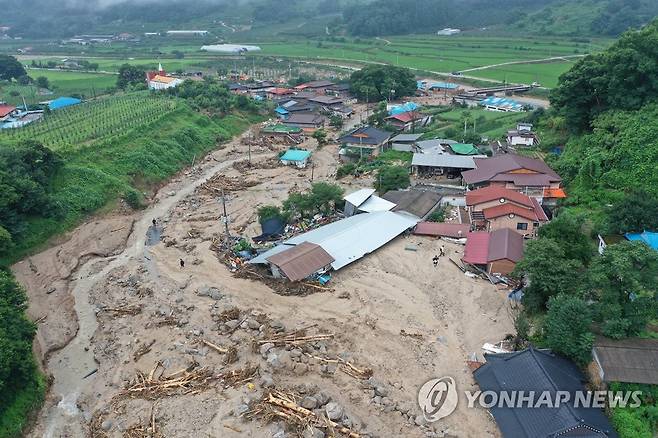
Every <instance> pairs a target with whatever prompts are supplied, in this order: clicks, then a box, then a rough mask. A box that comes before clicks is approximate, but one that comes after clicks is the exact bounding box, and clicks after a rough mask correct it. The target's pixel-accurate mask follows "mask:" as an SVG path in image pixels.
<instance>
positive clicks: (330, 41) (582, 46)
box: [0, 29, 611, 95]
mask: <svg viewBox="0 0 658 438" xmlns="http://www.w3.org/2000/svg"><path fill="white" fill-rule="evenodd" d="M270 31H272V30H271V29H270ZM225 37H226V38H227V41H225V42H229V43H240V44H256V45H258V46H260V47H261V48H262V51H261V52H254V53H250V54H247V55H245V56H242V57H241V58H243V59H245V58H246V59H249V60H253V62H254V63H256V64H258V63H261V62H272V59H278V60H286V59H295V60H306V61H315V62H320V63H327V64H336V65H363V64H366V63H387V64H392V65H399V66H404V67H408V68H411V69H414V70H415V71H417V72H419V74H432V73H433V74H436V75H439V76H441V75H448V74H450V73H452V72H457V71H458V72H462V73H463V75H464V77H466V78H469V79H483V80H486V81H497V82H510V83H524V84H529V83H532V82H539V83H540V84H541V85H542V86H544V87H547V88H552V87H555V85H556V84H557V80H558V78H559V76H560V75H561V74H562V73H564V72H565V71H567V70H568V69H569V68H570V67H571V66H572V65H573V64H574V63H575V62H576V61H577V60H578V59H579V57H582V56H584V55H586V54H588V53H595V52H599V51H601V50H603V49H605V48H606V47H607V46H608V45H609V44H610V43H611V40H607V39H601V38H569V37H521V36H500V35H495V34H491V35H489V34H487V33H486V32H480V31H473V32H465V33H464V34H461V35H455V36H449V37H446V36H437V35H408V36H392V37H382V38H350V37H331V36H323V37H317V36H316V37H313V38H303V37H299V36H297V37H293V36H290V35H288V34H286V33H285V32H283V31H281V32H279V33H274V35H273V34H270V35H269V36H266V35H265V34H261V33H258V32H254V31H253V30H252V31H249V32H236V33H235V34H227V35H225ZM202 43H203V42H202V41H197V40H190V39H184V40H176V39H171V38H157V39H155V40H148V39H145V40H143V41H142V42H141V43H139V44H132V45H131V44H130V43H116V44H112V45H108V46H92V47H86V48H85V52H84V53H81V52H80V48H78V47H72V46H63V47H59V48H57V50H58V51H60V52H61V53H58V54H53V53H48V52H47V51H46V50H53V48H52V47H50V46H48V47H44V51H43V56H41V57H40V56H39V55H36V54H35V55H32V56H30V57H29V58H25V59H26V60H27V59H42V60H46V59H57V58H61V57H62V56H68V57H74V58H75V59H89V60H90V61H93V62H95V63H98V64H99V71H103V72H116V71H117V70H118V69H119V67H120V66H121V65H122V64H124V63H129V64H133V65H138V66H141V67H144V68H155V67H156V66H157V64H158V62H162V63H163V65H164V66H165V68H166V69H167V70H168V71H176V70H189V69H192V68H203V67H207V66H210V65H212V64H213V63H214V62H217V61H227V60H232V59H235V58H236V57H235V56H234V55H221V54H215V53H204V52H201V51H200V50H199V49H200V47H201V45H202ZM35 47H40V46H38V45H35ZM2 50H3V47H2V45H1V44H0V52H1V51H2ZM76 52H77V53H76ZM175 52H182V53H183V54H184V58H182V59H180V57H178V58H177V57H175V56H174V53H175ZM265 58H267V61H265ZM509 63H512V64H509ZM501 64H502V65H501ZM58 73H59V75H58ZM30 74H31V75H32V76H34V75H39V74H40V73H37V72H36V71H34V72H31V73H30ZM69 74H70V75H73V76H67V75H69ZM84 74H85V73H76V72H71V73H70V72H48V73H47V75H46V76H48V75H52V76H53V80H56V81H58V82H59V83H60V86H61V88H62V90H73V89H75V88H80V87H83V88H84V89H85V90H87V91H89V90H90V88H91V87H90V86H85V85H86V84H83V82H85V81H86V82H90V83H94V82H95V84H94V87H95V88H103V86H107V85H108V84H110V83H111V82H113V80H112V78H111V77H108V76H106V75H100V74H99V76H93V75H92V74H90V73H86V75H92V76H87V77H84V76H80V75H84ZM83 78H84V81H83V80H80V81H79V82H78V79H83ZM96 85H98V87H97V86H96ZM84 94H86V95H90V93H89V92H87V93H84Z"/></svg>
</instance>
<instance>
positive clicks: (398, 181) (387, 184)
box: [375, 166, 411, 193]
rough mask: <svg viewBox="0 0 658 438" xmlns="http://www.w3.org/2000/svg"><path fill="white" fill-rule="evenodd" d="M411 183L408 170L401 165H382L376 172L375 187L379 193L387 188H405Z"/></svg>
mask: <svg viewBox="0 0 658 438" xmlns="http://www.w3.org/2000/svg"><path fill="white" fill-rule="evenodd" d="M410 185H411V180H410V178H409V171H408V170H407V168H406V167H402V166H384V167H381V168H380V169H379V172H377V179H376V180H375V188H376V189H377V191H378V192H379V193H386V192H388V191H389V190H398V189H406V188H407V187H409V186H410Z"/></svg>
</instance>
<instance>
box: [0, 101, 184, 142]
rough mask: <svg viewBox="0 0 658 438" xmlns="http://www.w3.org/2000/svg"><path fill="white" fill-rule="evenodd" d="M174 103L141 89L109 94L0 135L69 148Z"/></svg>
mask: <svg viewBox="0 0 658 438" xmlns="http://www.w3.org/2000/svg"><path fill="white" fill-rule="evenodd" d="M176 107H177V102H176V101H175V100H172V99H168V98H166V97H160V96H153V95H149V94H145V93H144V94H143V93H138V94H133V95H127V96H118V97H110V98H106V99H100V100H96V101H92V102H87V103H83V104H81V105H78V106H75V107H70V108H64V109H61V110H57V111H55V112H53V113H50V114H46V115H45V117H44V118H43V120H42V121H40V122H37V123H34V124H32V125H28V126H27V127H25V128H21V129H11V130H3V131H1V132H2V133H1V134H0V138H2V137H4V138H10V139H13V140H29V139H34V140H38V141H41V142H43V144H44V145H46V146H48V147H49V148H51V149H53V150H69V151H70V150H75V149H79V148H81V147H83V146H85V145H87V144H89V143H91V142H93V141H94V140H97V139H103V140H108V139H111V138H112V137H115V136H120V135H124V134H126V133H127V132H128V131H131V130H133V129H135V128H139V127H141V126H144V125H149V124H151V123H153V122H155V121H157V120H159V119H160V118H162V117H163V116H165V115H167V114H169V113H171V112H173V111H174V110H175V109H176Z"/></svg>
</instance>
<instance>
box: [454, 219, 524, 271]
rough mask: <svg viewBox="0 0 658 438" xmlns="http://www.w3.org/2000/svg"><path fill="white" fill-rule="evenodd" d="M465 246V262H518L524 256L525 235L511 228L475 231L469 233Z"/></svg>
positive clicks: (477, 263) (479, 263) (484, 263)
mask: <svg viewBox="0 0 658 438" xmlns="http://www.w3.org/2000/svg"><path fill="white" fill-rule="evenodd" d="M467 239H468V240H467V241H466V247H465V248H464V257H463V258H462V260H463V261H464V262H465V263H471V264H473V265H486V264H487V263H490V262H494V261H496V260H511V261H513V262H518V261H519V260H521V258H523V236H522V235H520V234H519V233H517V232H516V231H513V230H510V229H509V228H503V229H500V230H495V231H492V232H491V233H487V232H486V231H474V232H471V233H468V236H467Z"/></svg>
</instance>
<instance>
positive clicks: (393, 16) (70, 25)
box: [0, 0, 658, 38]
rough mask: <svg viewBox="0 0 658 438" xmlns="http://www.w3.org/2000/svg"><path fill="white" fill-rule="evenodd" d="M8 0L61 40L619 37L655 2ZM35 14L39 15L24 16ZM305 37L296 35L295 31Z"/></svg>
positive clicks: (17, 13) (645, 18)
mask: <svg viewBox="0 0 658 438" xmlns="http://www.w3.org/2000/svg"><path fill="white" fill-rule="evenodd" d="M154 3H156V2H155V0H147V1H135V0H115V1H100V0H92V1H88V2H82V1H68V2H63V3H61V2H58V3H57V4H56V5H57V7H53V6H54V5H55V4H54V3H53V2H50V1H48V0H24V1H19V0H9V3H8V4H7V5H6V7H5V9H4V11H3V17H2V19H1V21H0V26H10V27H11V28H12V29H11V31H10V34H11V35H15V36H23V37H31V38H51V37H66V36H72V35H75V34H80V33H90V32H95V31H113V32H125V31H130V30H132V31H137V30H139V31H146V30H151V31H162V30H167V29H170V28H183V27H188V28H189V27H202V28H204V29H207V30H211V31H215V33H216V34H217V35H222V34H223V33H224V32H227V29H229V28H227V27H225V26H224V24H225V23H229V24H233V25H245V26H246V27H247V28H251V26H252V25H253V26H255V27H259V26H261V25H265V24H276V25H283V24H285V23H297V22H299V23H300V29H301V28H302V27H303V26H302V25H303V23H304V22H305V21H309V20H318V19H321V20H322V21H323V22H324V25H323V26H321V27H322V28H324V27H325V25H326V26H327V27H328V28H330V29H331V31H332V32H333V33H334V34H335V33H346V34H349V35H353V36H381V35H402V34H418V33H435V32H436V31H437V30H439V29H442V28H444V27H456V28H460V29H465V30H477V29H480V28H483V27H486V28H491V29H493V30H495V31H497V32H516V31H523V32H524V33H525V34H536V35H540V34H541V35H563V36H597V35H598V36H617V35H619V34H620V33H622V32H623V31H625V30H626V29H629V28H631V27H635V28H638V27H641V26H642V25H644V24H646V23H648V22H649V21H650V20H651V19H652V17H654V16H656V15H658V2H656V1H654V0H499V1H492V0H288V1H279V0H245V1H243V2H237V3H236V2H229V1H228V0H200V1H196V2H193V3H190V2H186V1H183V0H166V1H162V2H157V4H158V5H159V6H158V7H153V5H154ZM26 9H29V10H38V11H40V14H39V16H38V17H36V18H35V17H33V16H29V17H28V14H25V13H24V11H25V10H26ZM301 32H302V31H301V30H300V33H301Z"/></svg>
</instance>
